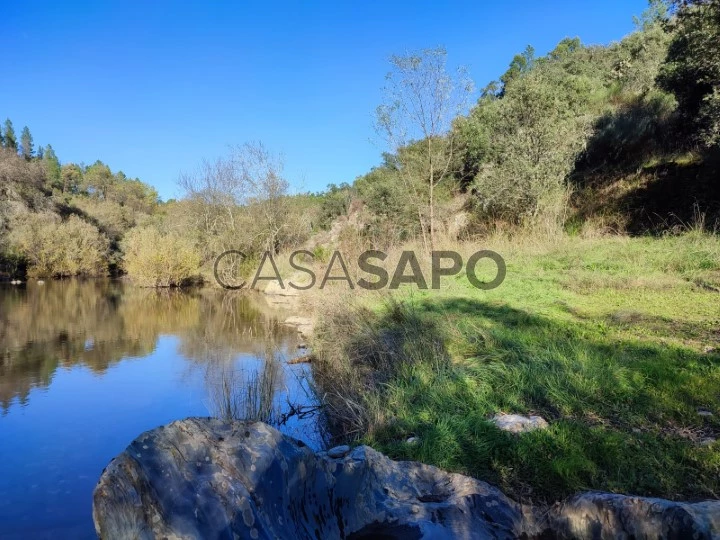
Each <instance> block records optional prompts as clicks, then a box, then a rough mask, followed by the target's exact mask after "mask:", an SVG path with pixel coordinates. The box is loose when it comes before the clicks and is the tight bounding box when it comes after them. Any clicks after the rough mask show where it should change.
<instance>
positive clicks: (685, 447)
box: [366, 298, 720, 501]
mask: <svg viewBox="0 0 720 540" xmlns="http://www.w3.org/2000/svg"><path fill="white" fill-rule="evenodd" d="M401 306H402V305H401ZM398 309H401V308H398V307H396V308H394V311H395V313H394V314H388V313H386V314H384V315H383V314H381V315H379V316H377V318H376V320H375V321H374V325H375V326H376V328H377V329H378V332H380V333H381V332H382V330H381V329H386V328H393V329H394V330H393V331H394V332H395V334H397V333H398V331H399V330H398V328H401V327H402V324H401V325H400V326H398V314H397V311H398ZM402 309H405V310H407V311H408V313H410V314H411V316H412V320H413V325H414V330H413V332H412V333H411V334H408V336H411V335H413V336H417V335H424V332H423V330H422V327H423V325H427V328H428V329H429V333H430V332H435V329H437V328H443V329H444V343H445V344H446V351H443V353H442V354H447V355H448V356H449V357H452V359H453V362H450V363H447V364H438V363H437V362H434V363H432V365H430V363H428V362H427V361H425V360H423V358H426V357H427V351H416V349H417V348H418V347H421V348H423V349H425V348H426V347H425V345H423V341H424V340H419V341H418V345H417V346H414V344H413V341H409V340H402V342H401V344H400V346H399V347H397V348H396V349H395V350H396V353H395V357H396V358H400V357H402V358H403V360H398V365H397V366H396V367H395V368H394V371H393V375H392V377H389V378H386V379H385V381H384V383H383V385H382V386H380V387H376V392H377V396H378V397H377V400H378V401H377V404H376V406H378V407H379V408H381V409H383V410H384V411H385V415H384V417H383V418H382V421H381V422H379V423H378V424H377V425H375V426H373V429H372V430H371V432H370V435H368V436H367V437H366V442H369V443H370V444H373V445H375V446H377V447H379V448H380V449H381V450H383V451H385V452H387V453H388V454H389V455H391V456H392V457H394V458H399V459H416V460H420V461H424V462H427V463H432V464H435V465H438V466H440V467H443V468H447V469H451V470H455V471H460V472H464V473H468V474H472V475H475V476H478V477H480V478H483V479H486V480H489V481H492V482H494V483H497V484H500V485H501V486H502V487H503V488H504V489H505V490H507V491H509V492H510V493H512V494H513V495H515V496H516V497H520V498H523V499H525V500H528V499H533V500H546V501H547V500H554V499H558V498H561V497H564V496H566V495H569V494H571V493H573V492H575V491H578V490H581V489H602V490H609V491H617V492H625V493H635V494H641V495H655V496H663V497H668V498H689V499H693V498H704V497H715V496H716V494H717V493H720V475H719V474H718V472H719V471H720V444H718V443H710V441H709V439H710V438H714V437H715V436H716V435H717V434H718V433H720V423H719V422H718V420H717V415H718V413H720V403H719V402H720V395H719V391H718V388H720V356H718V355H717V354H706V355H703V354H700V353H697V352H694V351H692V350H689V349H685V348H682V347H676V346H675V347H673V346H663V345H656V344H652V343H646V342H642V341H641V340H640V339H638V340H637V341H630V340H618V339H616V338H613V337H612V336H610V335H609V334H608V333H607V331H606V330H605V329H604V326H603V325H599V324H595V321H592V320H590V321H582V322H578V323H577V324H568V323H566V322H564V321H555V320H552V319H550V318H548V317H546V316H543V315H538V314H531V313H528V312H525V311H522V310H518V309H514V308H511V307H508V306H506V305H497V304H489V303H485V302H481V301H477V300H473V299H468V298H449V299H438V298H433V299H427V300H425V301H420V302H415V303H414V304H412V305H408V304H405V305H404V308H402ZM400 334H401V335H402V332H400ZM369 335H370V334H367V336H369ZM367 336H366V337H367ZM366 346H369V344H366ZM420 353H423V354H424V356H423V354H420ZM409 358H417V359H419V360H418V361H408V359H409ZM698 409H706V410H710V411H713V412H714V413H715V415H714V416H701V415H699V414H698ZM500 411H503V412H517V413H537V414H540V415H542V416H544V417H545V418H546V419H548V420H549V421H550V424H551V425H550V428H549V429H547V430H542V431H536V432H533V433H528V434H524V435H521V436H513V435H509V434H506V433H504V432H501V431H500V430H498V429H497V428H495V427H494V426H493V425H492V423H491V422H490V421H489V418H491V417H492V415H493V414H494V413H496V412H500ZM410 436H417V437H419V440H420V441H421V442H420V443H419V444H409V443H407V442H406V439H407V438H408V437H410Z"/></svg>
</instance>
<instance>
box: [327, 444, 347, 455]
mask: <svg viewBox="0 0 720 540" xmlns="http://www.w3.org/2000/svg"><path fill="white" fill-rule="evenodd" d="M349 453H350V447H349V446H348V445H346V444H343V445H342V446H336V447H335V448H331V449H330V450H328V452H327V455H328V456H329V457H331V458H333V459H339V458H343V457H345V456H346V455H348V454H349Z"/></svg>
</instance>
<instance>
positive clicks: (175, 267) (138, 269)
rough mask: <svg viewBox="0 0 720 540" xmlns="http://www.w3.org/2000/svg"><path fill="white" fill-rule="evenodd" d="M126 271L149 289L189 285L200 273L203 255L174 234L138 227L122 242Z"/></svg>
mask: <svg viewBox="0 0 720 540" xmlns="http://www.w3.org/2000/svg"><path fill="white" fill-rule="evenodd" d="M122 247H123V251H124V253H125V257H124V267H125V271H126V272H127V273H128V274H129V275H130V277H131V278H132V279H133V281H135V282H137V283H138V284H141V285H144V286H148V287H173V286H180V285H184V284H186V283H188V282H189V281H191V280H192V279H193V278H195V277H197V275H198V273H199V270H200V255H199V253H198V251H197V250H196V249H195V246H194V245H193V244H192V243H191V241H190V240H189V239H188V238H186V237H184V236H182V235H180V234H177V233H175V232H161V231H160V230H158V229H157V228H156V227H138V228H135V229H133V230H131V231H130V232H129V233H128V234H127V235H126V237H125V239H124V240H123V244H122Z"/></svg>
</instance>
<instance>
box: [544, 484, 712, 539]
mask: <svg viewBox="0 0 720 540" xmlns="http://www.w3.org/2000/svg"><path fill="white" fill-rule="evenodd" d="M549 520H550V522H549V523H548V528H549V529H550V530H552V531H553V534H555V537H557V538H602V539H605V538H608V539H610V538H634V539H635V540H644V539H647V540H650V539H655V538H677V539H681V538H692V539H695V540H700V539H708V540H709V539H711V538H718V536H720V501H705V502H699V503H694V504H687V503H677V502H673V501H668V500H665V499H653V498H646V497H629V496H627V495H616V494H613V493H582V494H580V495H576V496H575V497H572V498H570V499H569V500H567V501H566V502H564V503H562V504H560V505H558V506H557V507H556V508H554V509H553V511H552V512H551V513H550V518H549Z"/></svg>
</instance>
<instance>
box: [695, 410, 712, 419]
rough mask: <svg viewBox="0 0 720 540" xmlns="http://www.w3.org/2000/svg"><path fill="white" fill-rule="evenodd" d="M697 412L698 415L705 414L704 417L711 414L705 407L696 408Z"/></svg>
mask: <svg viewBox="0 0 720 540" xmlns="http://www.w3.org/2000/svg"><path fill="white" fill-rule="evenodd" d="M697 413H698V415H699V416H705V417H710V416H713V413H712V411H708V410H707V409H698V410H697Z"/></svg>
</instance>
